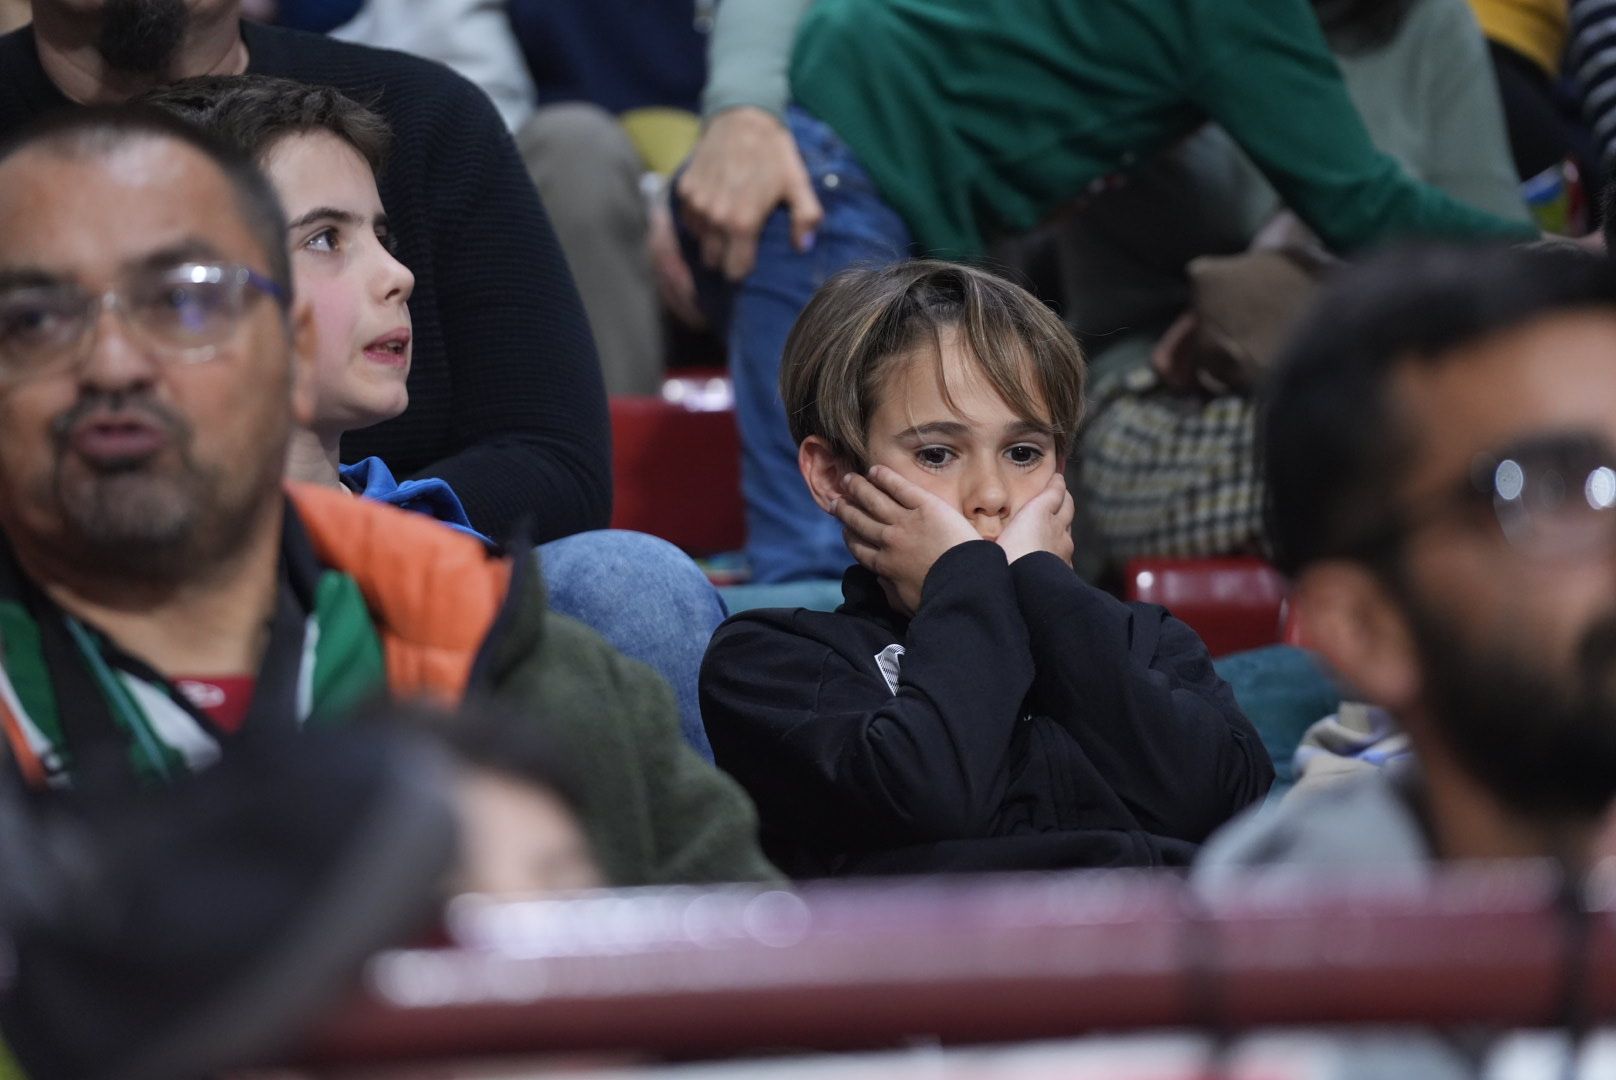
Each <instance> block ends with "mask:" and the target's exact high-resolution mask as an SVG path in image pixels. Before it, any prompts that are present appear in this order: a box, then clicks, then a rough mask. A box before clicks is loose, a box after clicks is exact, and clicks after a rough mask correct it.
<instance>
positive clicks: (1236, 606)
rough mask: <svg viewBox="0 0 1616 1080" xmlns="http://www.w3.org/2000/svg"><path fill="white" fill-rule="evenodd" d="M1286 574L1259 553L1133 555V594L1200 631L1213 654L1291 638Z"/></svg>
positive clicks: (1129, 591)
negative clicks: (1176, 556)
mask: <svg viewBox="0 0 1616 1080" xmlns="http://www.w3.org/2000/svg"><path fill="white" fill-rule="evenodd" d="M1285 594H1286V585H1285V578H1284V576H1283V575H1282V574H1280V572H1279V571H1278V570H1275V569H1274V568H1273V567H1272V566H1270V565H1268V564H1267V563H1266V562H1263V561H1262V560H1261V559H1257V558H1247V557H1231V558H1222V559H1135V560H1133V561H1132V562H1130V563H1129V564H1128V569H1127V584H1126V595H1127V599H1129V600H1140V601H1143V602H1145V603H1148V604H1160V605H1162V606H1163V607H1165V608H1166V609H1167V610H1169V611H1171V612H1172V613H1173V614H1174V615H1176V616H1177V617H1178V618H1180V619H1182V620H1184V622H1186V623H1188V624H1189V626H1190V628H1191V629H1192V630H1194V631H1195V632H1196V633H1197V634H1199V635H1201V640H1202V641H1204V642H1206V647H1207V650H1208V651H1209V652H1210V653H1211V654H1212V655H1213V656H1223V655H1224V654H1226V653H1232V652H1241V651H1243V650H1245V649H1256V648H1261V647H1262V646H1264V645H1274V644H1277V643H1279V642H1280V641H1281V640H1293V638H1292V635H1293V634H1294V633H1295V631H1291V630H1286V629H1285V624H1286V622H1287V619H1286V613H1285V607H1286V605H1285Z"/></svg>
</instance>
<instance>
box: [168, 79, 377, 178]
mask: <svg viewBox="0 0 1616 1080" xmlns="http://www.w3.org/2000/svg"><path fill="white" fill-rule="evenodd" d="M140 100H141V101H142V102H143V103H145V104H148V105H153V106H155V107H157V108H159V109H163V110H164V111H166V112H171V113H173V114H174V115H176V116H178V117H180V118H181V119H184V120H188V121H190V122H191V123H193V124H195V125H196V126H197V127H199V128H201V129H202V130H203V131H206V132H207V133H208V134H209V135H212V136H213V137H214V138H216V139H218V140H219V141H220V142H223V143H225V144H226V145H227V146H229V147H231V148H232V149H234V150H235V151H236V152H237V153H239V154H241V155H243V156H245V157H249V158H251V159H253V160H254V161H259V162H262V161H263V160H264V155H265V154H266V153H268V152H269V149H270V147H272V146H273V145H274V144H275V143H276V142H277V141H279V140H280V139H283V138H285V137H286V136H288V135H305V134H308V133H310V132H316V131H325V132H329V133H330V134H332V135H335V136H336V137H337V138H339V139H341V140H343V141H344V142H346V143H347V144H348V145H349V146H352V147H353V148H354V149H355V150H356V151H358V153H359V156H360V157H362V158H364V159H365V161H366V162H367V163H368V164H369V165H370V169H371V171H372V172H374V173H380V172H381V171H382V166H383V165H384V164H385V163H386V161H387V152H388V150H389V149H390V148H391V146H392V142H393V131H392V129H391V128H390V127H388V126H387V121H386V120H384V119H382V118H381V116H380V115H379V114H377V113H376V112H375V110H373V109H370V108H367V107H366V106H364V105H361V104H360V103H359V102H357V101H355V100H354V99H353V98H350V97H348V96H347V95H345V94H343V93H342V92H341V91H339V90H335V89H333V88H332V87H329V86H311V85H310V84H308V83H301V82H298V81H297V80H295V79H281V78H276V77H274V76H271V75H201V76H198V77H196V78H194V79H182V80H180V81H179V82H176V83H171V84H169V85H167V86H160V87H158V88H157V89H156V90H153V91H151V92H150V93H148V94H146V95H144V96H143V97H142V98H141V99H140Z"/></svg>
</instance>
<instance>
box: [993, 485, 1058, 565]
mask: <svg viewBox="0 0 1616 1080" xmlns="http://www.w3.org/2000/svg"><path fill="white" fill-rule="evenodd" d="M1075 510H1076V507H1075V504H1074V503H1073V502H1072V493H1071V491H1069V490H1068V489H1067V487H1066V477H1064V476H1062V475H1061V474H1060V473H1058V472H1057V473H1056V474H1055V475H1054V476H1051V477H1050V478H1049V483H1047V484H1045V485H1044V490H1042V491H1040V492H1039V493H1038V494H1036V495H1034V496H1033V497H1032V498H1030V499H1028V500H1027V501H1026V503H1024V504H1023V505H1022V507H1021V509H1020V510H1017V511H1016V513H1015V516H1014V517H1012V518H1011V519H1010V523H1009V524H1008V525H1006V526H1005V527H1004V532H1002V533H1000V534H999V539H998V544H999V546H1000V547H1002V548H1004V557H1005V558H1006V559H1008V560H1009V561H1010V562H1015V561H1016V560H1017V559H1019V558H1021V557H1022V556H1023V555H1031V554H1032V553H1033V552H1035V551H1047V552H1049V553H1050V554H1052V555H1055V556H1056V557H1058V558H1059V559H1060V561H1061V562H1063V563H1065V564H1066V565H1067V566H1071V565H1072V515H1073V513H1074V512H1075Z"/></svg>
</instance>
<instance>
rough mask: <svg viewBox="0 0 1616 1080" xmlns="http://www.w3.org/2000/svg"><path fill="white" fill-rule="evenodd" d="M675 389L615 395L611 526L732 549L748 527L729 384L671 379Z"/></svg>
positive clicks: (692, 547) (709, 549)
mask: <svg viewBox="0 0 1616 1080" xmlns="http://www.w3.org/2000/svg"><path fill="white" fill-rule="evenodd" d="M715 384H722V385H715ZM669 388H670V390H671V391H672V392H671V393H665V396H664V397H662V398H656V397H613V398H612V399H611V417H612V481H613V485H614V494H613V503H612V528H614V529H634V530H636V531H638V532H645V533H650V534H651V535H653V536H660V537H662V538H663V539H664V540H668V541H671V542H672V543H674V544H677V545H678V546H679V547H682V548H684V549H685V550H686V551H689V552H692V553H693V554H698V555H701V554H711V553H714V552H720V551H733V550H735V549H737V548H739V547H740V546H741V544H742V542H743V541H744V539H745V536H746V530H745V524H744V519H743V515H742V507H741V444H740V437H739V435H738V434H737V433H736V430H735V413H734V409H733V408H732V407H731V406H730V405H729V404H728V397H727V395H726V394H723V393H719V392H717V391H719V390H722V389H727V383H724V381H723V380H717V379H670V380H669ZM668 397H672V398H675V399H676V400H666V398H668Z"/></svg>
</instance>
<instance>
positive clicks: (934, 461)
mask: <svg viewBox="0 0 1616 1080" xmlns="http://www.w3.org/2000/svg"><path fill="white" fill-rule="evenodd" d="M953 457H954V451H952V450H950V449H949V448H948V447H946V446H922V447H921V448H920V449H919V450H916V451H915V460H916V461H918V462H920V463H921V464H922V465H924V466H926V467H927V468H928V469H940V468H942V467H943V466H944V465H947V464H948V463H949V461H950V460H951V459H952V458H953Z"/></svg>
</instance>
